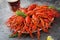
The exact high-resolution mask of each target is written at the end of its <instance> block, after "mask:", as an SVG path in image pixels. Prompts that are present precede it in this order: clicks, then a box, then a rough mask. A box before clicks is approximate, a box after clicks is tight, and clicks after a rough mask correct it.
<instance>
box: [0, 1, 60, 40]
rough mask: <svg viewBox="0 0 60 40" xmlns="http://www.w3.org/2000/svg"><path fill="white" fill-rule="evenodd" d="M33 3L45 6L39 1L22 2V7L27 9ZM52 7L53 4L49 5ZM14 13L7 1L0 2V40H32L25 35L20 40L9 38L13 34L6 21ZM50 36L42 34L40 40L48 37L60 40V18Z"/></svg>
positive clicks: (53, 26)
mask: <svg viewBox="0 0 60 40" xmlns="http://www.w3.org/2000/svg"><path fill="white" fill-rule="evenodd" d="M32 3H37V4H39V5H44V3H45V2H43V1H39V0H37V1H36V0H24V1H23V0H21V6H22V7H27V6H28V5H30V4H32ZM50 4H51V5H52V3H49V4H48V5H50ZM11 15H13V14H12V11H11V10H10V7H9V5H8V3H7V1H6V0H0V40H32V39H31V38H30V37H29V35H28V36H26V37H24V35H23V36H22V37H21V39H19V38H9V35H10V34H11V32H10V30H9V28H8V27H7V26H6V24H5V22H6V20H7V19H8V18H9V17H10V16H11ZM49 32H50V33H49V34H47V33H44V32H41V37H40V40H46V37H47V36H49V35H51V36H52V37H53V38H54V39H55V40H60V18H57V19H56V20H55V23H53V25H52V28H51V29H49ZM34 40H37V38H36V37H35V36H34Z"/></svg>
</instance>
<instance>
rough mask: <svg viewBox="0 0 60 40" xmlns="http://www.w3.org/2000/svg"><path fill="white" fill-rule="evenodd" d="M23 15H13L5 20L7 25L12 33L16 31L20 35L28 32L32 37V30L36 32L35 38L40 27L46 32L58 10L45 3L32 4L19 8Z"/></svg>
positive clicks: (38, 34) (38, 33)
mask: <svg viewBox="0 0 60 40" xmlns="http://www.w3.org/2000/svg"><path fill="white" fill-rule="evenodd" d="M19 11H20V12H23V13H24V15H23V14H22V13H21V14H22V15H16V14H15V15H13V16H11V17H10V18H9V19H8V21H7V26H9V28H10V29H11V30H12V31H13V35H15V34H16V33H18V37H20V36H21V35H22V34H23V33H29V34H30V36H31V37H32V38H33V34H32V33H33V32H35V31H36V32H37V38H38V39H39V38H40V29H41V30H43V31H44V32H48V29H49V28H51V26H50V25H51V23H52V22H53V20H54V18H55V17H57V15H58V12H57V11H56V9H54V8H49V6H46V5H42V6H39V5H36V4H32V5H30V6H28V7H27V8H20V9H19Z"/></svg>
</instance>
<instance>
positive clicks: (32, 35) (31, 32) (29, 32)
mask: <svg viewBox="0 0 60 40" xmlns="http://www.w3.org/2000/svg"><path fill="white" fill-rule="evenodd" d="M29 34H30V36H31V38H32V39H33V34H32V32H31V31H30V32H29Z"/></svg>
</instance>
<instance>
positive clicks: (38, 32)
mask: <svg viewBox="0 0 60 40" xmlns="http://www.w3.org/2000/svg"><path fill="white" fill-rule="evenodd" d="M37 38H38V40H40V30H39V29H37Z"/></svg>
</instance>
